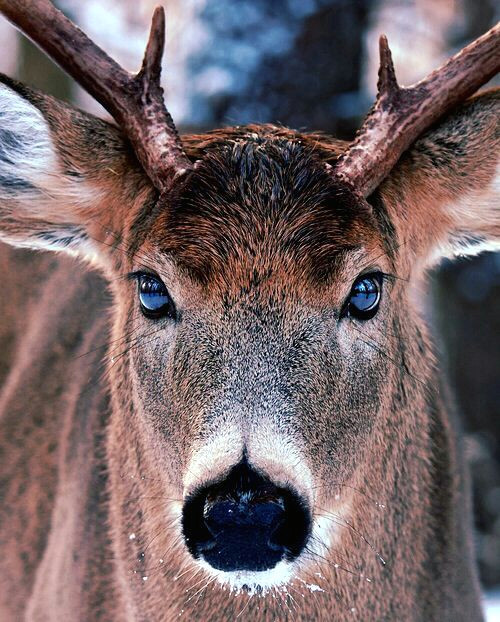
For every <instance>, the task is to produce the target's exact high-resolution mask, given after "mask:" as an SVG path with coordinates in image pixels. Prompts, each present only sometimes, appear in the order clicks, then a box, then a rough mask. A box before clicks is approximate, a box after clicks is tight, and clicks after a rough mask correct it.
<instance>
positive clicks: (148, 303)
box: [130, 272, 177, 320]
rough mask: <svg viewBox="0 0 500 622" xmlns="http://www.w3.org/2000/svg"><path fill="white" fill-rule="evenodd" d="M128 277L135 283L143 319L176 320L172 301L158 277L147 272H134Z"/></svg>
mask: <svg viewBox="0 0 500 622" xmlns="http://www.w3.org/2000/svg"><path fill="white" fill-rule="evenodd" d="M130 277H131V278H134V279H135V280H136V281H137V290H138V295H139V304H140V308H141V312H142V314H143V315H144V316H145V317H147V318H149V319H159V318H170V319H173V320H175V319H176V318H177V312H176V309H175V305H174V301H173V300H172V298H171V296H170V294H169V293H168V290H167V288H166V287H165V284H164V283H163V281H162V280H161V279H160V277H159V276H156V275H154V274H151V273H149V272H134V273H132V274H131V275H130Z"/></svg>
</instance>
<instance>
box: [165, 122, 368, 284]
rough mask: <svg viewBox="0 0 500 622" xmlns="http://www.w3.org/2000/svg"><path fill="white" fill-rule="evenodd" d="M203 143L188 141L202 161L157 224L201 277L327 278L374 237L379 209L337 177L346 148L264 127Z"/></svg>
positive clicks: (171, 248) (170, 250) (170, 247)
mask: <svg viewBox="0 0 500 622" xmlns="http://www.w3.org/2000/svg"><path fill="white" fill-rule="evenodd" d="M203 138H204V140H202V139H201V137H198V142H195V140H194V139H191V142H189V141H188V153H189V152H191V155H193V151H194V152H195V154H196V156H197V157H199V158H200V159H199V161H198V163H197V166H196V169H195V171H194V173H193V174H192V175H191V177H190V179H189V180H188V182H187V184H186V185H185V187H184V188H183V189H182V190H181V191H180V193H179V195H178V196H177V198H176V199H175V200H174V201H173V202H172V203H170V204H169V205H168V207H167V208H166V209H165V210H164V212H163V213H162V214H161V216H160V217H159V218H158V219H157V221H156V225H155V227H154V236H155V243H156V244H158V245H159V246H160V249H161V251H163V252H165V253H167V254H170V255H172V256H173V258H174V259H175V261H176V262H177V263H178V264H180V265H181V267H182V268H184V269H185V270H187V271H188V272H189V273H190V274H191V275H194V277H195V278H197V279H198V280H201V281H207V280H209V279H211V278H213V277H214V275H218V276H223V275H234V274H235V270H237V271H238V272H241V271H244V272H246V273H248V274H250V273H252V274H254V273H255V270H259V271H260V270H264V271H269V270H273V269H275V268H276V267H277V266H279V267H280V269H283V270H285V271H290V270H293V271H294V272H295V273H297V272H298V273H299V274H300V276H309V277H311V276H312V277H313V278H318V279H323V278H325V277H326V276H328V273H329V272H330V270H331V268H332V264H333V262H335V258H336V257H338V255H339V253H340V252H341V251H343V250H346V249H350V248H353V247H356V246H359V245H361V244H367V243H368V244H369V243H370V238H373V236H374V235H375V234H376V223H375V220H374V218H373V215H372V213H371V211H370V210H369V209H367V208H366V206H363V205H362V204H359V203H358V201H357V200H356V198H355V197H354V196H353V195H352V194H351V193H350V192H348V191H347V190H346V189H345V188H343V187H341V186H340V185H336V184H335V182H334V180H333V179H332V176H331V175H330V174H329V171H328V165H329V164H330V163H333V162H334V161H335V160H336V159H337V157H338V155H339V154H340V153H341V151H342V149H343V143H340V142H339V141H336V142H333V141H332V142H328V141H327V140H325V139H323V138H322V137H318V136H314V135H313V136H311V135H309V136H305V135H301V134H295V133H293V132H290V131H289V130H286V131H285V130H281V129H278V128H273V127H262V126H259V127H258V128H257V127H249V128H237V129H236V130H233V131H227V132H225V133H220V132H217V133H214V134H212V135H210V136H209V137H203ZM210 138H211V140H210ZM200 145H201V147H200Z"/></svg>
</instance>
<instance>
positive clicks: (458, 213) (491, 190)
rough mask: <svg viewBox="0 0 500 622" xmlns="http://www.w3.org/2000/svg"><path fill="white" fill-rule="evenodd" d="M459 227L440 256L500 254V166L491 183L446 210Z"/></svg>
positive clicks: (460, 199) (440, 248) (440, 249)
mask: <svg viewBox="0 0 500 622" xmlns="http://www.w3.org/2000/svg"><path fill="white" fill-rule="evenodd" d="M445 210H447V211H448V212H449V214H450V216H451V217H452V219H453V221H454V222H455V223H456V227H455V231H454V232H453V234H452V236H451V237H450V238H449V240H448V242H447V243H446V244H445V245H444V246H441V247H439V248H438V249H437V251H436V255H440V256H445V257H453V256H457V255H458V256H464V255H478V254H479V253H482V252H485V251H498V250H500V162H499V163H498V164H497V166H496V172H495V174H494V176H493V177H492V178H491V180H490V182H489V183H487V184H485V185H484V186H483V187H481V188H473V189H471V192H469V193H465V194H464V195H463V196H462V197H460V198H459V199H458V200H456V201H454V202H452V203H450V204H449V205H447V206H445Z"/></svg>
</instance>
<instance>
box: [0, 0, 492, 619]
mask: <svg viewBox="0 0 500 622" xmlns="http://www.w3.org/2000/svg"><path fill="white" fill-rule="evenodd" d="M0 11H1V12H2V13H3V15H5V16H6V17H7V18H8V19H9V20H10V21H11V22H12V23H13V24H14V25H15V26H17V27H18V28H19V29H20V30H21V31H22V32H23V33H25V34H26V35H27V36H28V37H30V38H31V39H32V40H33V41H34V42H35V43H36V44H38V45H39V47H40V48H41V49H42V50H43V51H45V52H46V53H47V54H48V55H49V56H51V57H52V58H53V59H54V60H55V61H56V62H57V63H59V65H60V66H61V67H62V68H63V69H65V70H66V71H67V72H68V73H69V74H70V75H71V76H72V77H73V78H75V79H76V80H77V81H78V82H79V83H80V85H82V86H83V87H84V88H85V89H86V90H87V91H88V92H89V93H90V95H92V96H93V97H94V98H95V99H96V100H97V101H98V102H100V103H101V104H102V105H103V106H104V107H105V108H106V109H107V111H108V112H109V113H110V115H111V116H112V118H113V119H114V122H111V121H109V122H108V121H105V120H101V119H98V118H97V117H94V116H92V115H90V114H88V113H85V112H82V111H81V110H78V109H77V108H74V107H72V106H70V105H69V104H66V103H63V102H61V101H58V100H56V99H54V98H52V97H49V96H48V95H45V94H43V93H41V92H38V91H35V90H33V89H31V88H29V87H27V86H25V85H23V84H21V83H19V82H16V81H14V80H13V79H11V78H9V77H7V76H4V75H2V76H0V239H1V240H2V242H4V243H6V244H4V245H3V246H2V249H1V254H0V261H1V267H2V274H3V277H2V284H3V285H2V287H3V292H2V296H1V298H0V304H1V307H0V308H1V313H2V322H1V327H0V344H1V353H2V356H1V357H0V361H1V366H0V380H1V384H0V465H1V466H0V474H1V477H0V499H1V504H0V517H1V521H0V524H1V529H0V551H1V555H0V568H1V577H2V581H1V588H0V619H1V620H2V621H5V622H7V621H18V620H27V621H30V622H31V621H32V622H35V621H36V622H38V621H57V622H61V621H63V620H64V621H66V620H68V621H69V620H71V621H75V622H78V621H85V622H90V621H99V620H102V621H106V622H111V621H113V622H114V621H117V622H118V621H126V622H131V621H147V622H156V621H166V622H171V621H174V620H178V619H179V620H183V619H184V620H203V621H207V622H208V621H210V622H224V621H229V620H240V619H241V620H249V621H252V622H254V621H255V622H265V621H271V620H290V621H291V620H294V621H295V620H304V621H305V620H307V621H312V620H316V621H323V620H325V621H326V620H328V621H329V620H363V621H377V622H378V621H382V620H386V621H402V620H404V621H426V622H431V621H438V620H439V621H442V620H454V621H464V622H465V621H467V622H470V621H479V620H482V619H483V618H482V611H481V599H480V590H479V583H478V577H477V573H476V568H475V560H474V552H473V546H472V518H471V509H470V490H469V480H468V474H467V469H466V465H465V459H464V456H463V448H462V443H463V438H462V435H461V433H460V425H459V422H458V420H457V415H456V409H455V406H454V403H453V398H452V396H451V394H450V391H449V389H448V386H447V382H446V380H445V378H444V374H442V373H441V372H440V370H439V369H438V364H437V356H436V352H435V346H434V345H433V340H432V338H431V334H430V328H429V327H428V326H427V322H426V321H425V318H424V314H423V309H424V306H425V294H424V290H425V283H426V276H427V274H428V273H429V270H430V269H431V268H432V267H433V266H435V265H436V264H437V263H438V262H439V261H440V259H441V258H442V257H445V256H446V257H455V256H458V255H472V254H475V253H478V252H481V251H482V250H484V249H493V248H496V247H497V245H498V241H499V239H500V212H499V208H498V202H497V197H498V146H499V132H498V111H499V90H498V89H489V90H486V91H481V92H479V93H476V92H477V91H478V89H480V87H481V86H483V85H484V84H485V83H486V82H487V81H488V80H489V79H491V78H492V77H493V76H494V75H495V74H496V73H497V72H498V69H499V66H500V48H499V38H500V27H499V26H498V25H497V26H495V27H493V28H492V29H491V30H490V31H488V32H487V33H486V34H484V35H483V36H482V37H480V38H478V39H477V40H476V41H474V42H472V43H471V44H469V45H468V46H467V47H465V48H464V49H463V50H462V51H461V52H459V53H458V54H456V55H455V56H453V57H452V58H450V59H449V60H448V61H447V62H446V63H445V64H444V65H443V66H441V67H440V68H439V69H437V70H436V71H434V72H433V73H431V74H430V75H429V76H427V77H426V78H424V79H423V80H422V81H421V82H419V83H417V84H415V85H413V86H411V87H401V86H399V84H398V82H397V79H396V75H395V70H394V65H393V61H392V57H391V52H390V49H389V46H388V43H387V40H386V39H385V37H381V39H380V71H379V82H378V95H377V98H376V101H375V103H374V105H373V108H372V109H371V111H370V112H369V114H368V116H367V117H366V119H365V121H364V122H363V124H362V125H361V128H360V129H359V131H358V133H357V136H356V137H355V139H354V140H353V141H352V142H343V141H340V140H337V139H335V138H333V137H330V136H327V135H324V134H321V133H314V132H311V133H305V132H298V131H294V130H291V129H287V128H284V127H281V126H275V125H269V124H268V125H248V126H240V127H230V128H225V129H218V130H213V131H210V132H208V133H205V134H199V135H185V136H182V138H181V137H180V136H179V134H178V133H177V130H176V128H175V125H174V123H173V121H172V118H171V117H170V115H169V113H168V111H167V108H166V106H165V103H164V97H163V90H162V87H161V86H160V73H161V64H162V55H163V48H164V37H165V16H164V11H163V9H162V8H157V9H156V10H155V12H154V15H153V19H152V26H151V32H150V36H149V40H148V42H147V45H146V51H145V55H144V60H143V63H142V67H141V69H140V70H139V72H138V73H137V74H131V73H129V72H127V71H125V70H124V69H123V68H122V67H120V66H119V65H118V64H117V63H116V62H115V61H114V60H112V59H111V58H110V57H109V56H107V55H106V53H105V52H104V51H103V50H101V49H100V48H99V47H98V46H97V45H96V44H94V43H93V42H92V41H91V40H90V39H89V38H88V37H87V36H86V35H85V34H84V33H83V32H82V31H81V30H80V29H79V28H78V27H77V26H76V25H75V24H73V23H72V22H71V21H70V20H69V19H68V18H67V17H66V16H64V14H63V13H61V12H60V11H59V10H57V9H56V8H55V7H54V6H53V5H52V4H51V3H50V2H49V0H0ZM12 247H14V248H12ZM26 249H28V250H26ZM30 251H56V252H57V254H55V253H46V252H42V253H38V252H30ZM26 287H28V290H26Z"/></svg>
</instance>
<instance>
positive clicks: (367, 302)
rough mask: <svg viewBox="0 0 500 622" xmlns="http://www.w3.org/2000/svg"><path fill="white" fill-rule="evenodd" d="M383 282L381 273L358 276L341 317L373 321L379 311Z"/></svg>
mask: <svg viewBox="0 0 500 622" xmlns="http://www.w3.org/2000/svg"><path fill="white" fill-rule="evenodd" d="M382 280H383V276H382V273H381V272H370V273H365V274H361V275H360V276H358V278H357V279H356V280H355V281H354V283H353V285H352V287H351V291H350V293H349V296H348V297H347V300H346V302H345V303H344V307H343V309H342V312H341V317H354V318H355V319H357V320H363V321H364V320H370V319H372V318H373V317H374V316H375V315H376V313H377V311H378V309H379V305H380V299H381V296H382Z"/></svg>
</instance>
